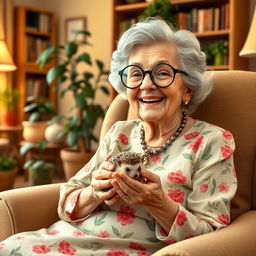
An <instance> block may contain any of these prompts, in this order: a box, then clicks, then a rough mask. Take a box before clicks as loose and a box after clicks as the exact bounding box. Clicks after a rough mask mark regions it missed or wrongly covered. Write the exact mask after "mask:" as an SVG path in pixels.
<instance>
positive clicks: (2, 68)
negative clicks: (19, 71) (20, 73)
mask: <svg viewBox="0 0 256 256" xmlns="http://www.w3.org/2000/svg"><path fill="white" fill-rule="evenodd" d="M15 69H16V66H15V65H14V63H13V60H12V57H11V55H10V53H9V50H8V48H7V45H6V43H5V41H4V40H2V39H0V72H7V71H14V70H15Z"/></svg>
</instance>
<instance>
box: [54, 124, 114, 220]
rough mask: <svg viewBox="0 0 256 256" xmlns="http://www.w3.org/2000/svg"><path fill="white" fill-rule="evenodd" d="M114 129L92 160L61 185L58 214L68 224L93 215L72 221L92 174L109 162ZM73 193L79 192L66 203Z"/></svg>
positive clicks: (110, 131) (107, 135) (109, 132)
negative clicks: (105, 162)
mask: <svg viewBox="0 0 256 256" xmlns="http://www.w3.org/2000/svg"><path fill="white" fill-rule="evenodd" d="M114 128H115V125H114V126H113V127H112V128H111V129H110V130H109V131H108V133H107V134H106V135H105V138H104V140H103V141H102V143H101V144H100V146H99V148H98V150H97V151H96V153H95V155H94V156H93V157H92V158H91V160H90V161H89V162H88V163H87V164H86V165H85V166H84V167H83V168H82V169H81V170H80V171H79V172H78V173H77V174H76V175H75V176H73V177H72V178H71V179H70V180H69V181H68V182H66V183H64V184H62V185H61V188H60V199H59V203H58V214H59V217H60V218H61V219H62V220H65V221H68V222H81V221H83V220H84V219H86V218H88V217H89V216H90V215H91V214H89V215H87V216H85V217H84V218H83V219H78V220H72V218H71V216H72V213H73V210H74V209H75V207H76V204H77V201H78V199H79V196H80V193H81V192H82V190H83V189H84V188H86V187H87V186H89V185H90V183H91V175H92V172H93V171H94V170H96V169H98V168H99V167H100V165H101V164H102V163H103V162H104V161H107V160H108V159H109V158H110V156H109V152H110V150H109V146H110V141H111V133H112V132H113V130H114ZM73 191H77V192H76V193H74V196H73V197H72V198H71V200H69V201H66V198H67V196H68V195H69V194H70V193H71V192H73Z"/></svg>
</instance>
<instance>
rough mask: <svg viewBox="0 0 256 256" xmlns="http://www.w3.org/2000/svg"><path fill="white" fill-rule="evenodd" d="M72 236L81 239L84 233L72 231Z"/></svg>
mask: <svg viewBox="0 0 256 256" xmlns="http://www.w3.org/2000/svg"><path fill="white" fill-rule="evenodd" d="M73 236H75V237H81V236H85V233H84V232H82V231H80V230H78V229H77V230H75V231H73Z"/></svg>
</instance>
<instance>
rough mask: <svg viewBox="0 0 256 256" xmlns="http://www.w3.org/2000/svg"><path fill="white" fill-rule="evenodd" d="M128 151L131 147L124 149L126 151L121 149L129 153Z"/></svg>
mask: <svg viewBox="0 0 256 256" xmlns="http://www.w3.org/2000/svg"><path fill="white" fill-rule="evenodd" d="M130 150H131V147H129V148H126V149H123V151H124V152H128V151H130Z"/></svg>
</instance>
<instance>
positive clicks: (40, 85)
mask: <svg viewBox="0 0 256 256" xmlns="http://www.w3.org/2000/svg"><path fill="white" fill-rule="evenodd" d="M48 95H49V88H48V85H47V83H46V81H45V78H43V77H27V79H26V98H27V97H30V96H33V97H35V98H39V97H45V98H47V97H48Z"/></svg>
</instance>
